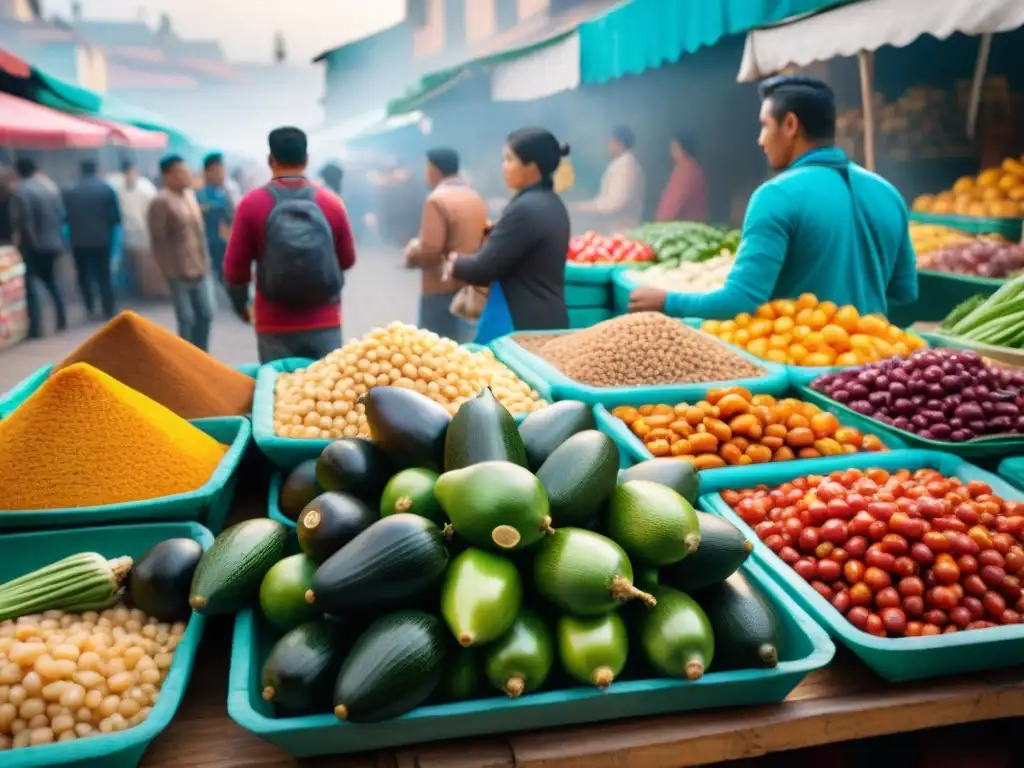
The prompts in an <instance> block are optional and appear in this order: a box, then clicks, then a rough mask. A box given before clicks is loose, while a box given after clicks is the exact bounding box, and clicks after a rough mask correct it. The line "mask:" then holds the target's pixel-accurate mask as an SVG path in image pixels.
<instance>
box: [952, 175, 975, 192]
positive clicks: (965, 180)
mask: <svg viewBox="0 0 1024 768" xmlns="http://www.w3.org/2000/svg"><path fill="white" fill-rule="evenodd" d="M972 189H974V179H972V178H971V177H970V176H961V177H960V178H959V179H957V180H956V183H955V184H954V185H953V191H954V192H956V193H961V192H970V191H971V190H972Z"/></svg>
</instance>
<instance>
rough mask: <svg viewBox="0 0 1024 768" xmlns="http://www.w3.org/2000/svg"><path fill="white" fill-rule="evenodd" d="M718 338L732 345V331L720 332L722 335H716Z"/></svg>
mask: <svg viewBox="0 0 1024 768" xmlns="http://www.w3.org/2000/svg"><path fill="white" fill-rule="evenodd" d="M718 338H720V339H721V340H722V341H724V342H725V343H726V344H732V342H733V337H732V331H722V333H720V334H718Z"/></svg>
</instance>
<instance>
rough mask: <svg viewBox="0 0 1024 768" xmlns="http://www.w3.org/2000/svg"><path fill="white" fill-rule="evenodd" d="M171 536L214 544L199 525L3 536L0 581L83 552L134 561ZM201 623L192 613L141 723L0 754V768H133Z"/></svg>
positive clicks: (180, 678)
mask: <svg viewBox="0 0 1024 768" xmlns="http://www.w3.org/2000/svg"><path fill="white" fill-rule="evenodd" d="M176 537H181V538H189V539H193V540H195V541H197V542H199V543H200V544H202V546H203V549H206V548H208V547H209V546H210V545H211V544H212V543H213V536H212V535H211V534H210V532H209V531H208V530H207V529H206V528H204V527H203V526H201V525H199V524H198V523H153V524H148V525H112V526H104V527H99V528H76V529H74V530H69V531H39V532H35V533H18V534H7V535H6V536H5V537H4V544H5V550H4V551H5V553H6V556H5V557H4V559H3V562H2V563H0V581H7V580H9V579H12V578H15V577H17V576H20V575H22V574H24V573H27V572H29V571H32V570H35V569H36V568H39V567H41V566H43V565H46V564H48V563H51V562H54V561H56V560H59V559H60V558H63V557H67V556H68V555H72V554H76V553H79V552H82V551H95V552H99V553H100V554H102V555H105V556H107V557H118V556H121V555H129V556H132V557H138V556H140V555H142V554H143V553H144V552H145V551H146V550H148V549H149V548H150V547H151V546H153V545H155V544H157V543H159V542H161V541H164V540H166V539H169V538H176ZM205 622H206V619H205V618H203V617H202V616H199V615H198V614H195V613H193V614H192V618H191V619H190V620H189V623H188V628H187V629H186V630H185V635H184V637H183V638H182V640H181V642H180V643H179V644H178V647H177V649H176V650H175V653H174V661H173V662H172V664H171V668H170V671H169V673H168V675H167V679H166V680H165V681H164V683H163V686H162V687H161V689H160V699H159V701H158V702H157V704H156V706H155V707H154V708H153V711H152V712H151V713H150V715H149V717H147V718H146V719H145V720H144V721H143V722H142V723H140V724H139V725H137V726H135V727H133V728H129V729H127V730H124V731H121V732H119V733H109V734H100V735H97V736H93V737H91V738H87V739H80V740H76V741H73V742H68V743H57V744H47V745H44V746H35V747H29V748H27V749H18V750H12V751H8V752H4V756H3V758H2V760H0V762H2V763H3V765H4V768H57V766H75V768H133V767H134V766H136V765H138V764H139V761H140V760H141V759H142V755H143V753H144V752H145V751H146V749H147V747H149V745H150V744H151V743H152V741H153V740H154V739H155V738H156V737H157V736H159V735H160V733H161V732H162V731H163V730H164V729H165V728H166V727H167V726H168V725H169V724H170V722H171V719H172V718H173V717H174V713H175V712H176V711H177V709H178V707H179V706H180V704H181V701H182V699H183V698H184V695H185V688H186V687H187V685H188V680H189V677H190V675H191V674H192V665H193V663H194V661H195V656H196V651H197V650H198V648H199V641H200V640H201V639H202V635H203V627H204V625H205Z"/></svg>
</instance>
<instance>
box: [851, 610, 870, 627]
mask: <svg viewBox="0 0 1024 768" xmlns="http://www.w3.org/2000/svg"><path fill="white" fill-rule="evenodd" d="M870 615H871V611H869V610H868V609H867V608H865V607H864V606H863V605H855V606H853V607H852V608H851V609H850V610H849V611H848V612H847V614H846V620H847V621H849V622H850V623H851V624H853V626H855V627H856V628H857V629H864V627H865V626H867V623H868V616H870Z"/></svg>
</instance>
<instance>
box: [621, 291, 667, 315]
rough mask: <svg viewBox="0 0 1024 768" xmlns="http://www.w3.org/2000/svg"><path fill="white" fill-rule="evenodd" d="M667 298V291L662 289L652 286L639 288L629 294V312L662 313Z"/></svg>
mask: <svg viewBox="0 0 1024 768" xmlns="http://www.w3.org/2000/svg"><path fill="white" fill-rule="evenodd" d="M667 298H668V291H666V290H664V289H662V288H655V287H654V286H653V285H643V286H640V287H639V288H635V289H634V290H633V292H632V293H631V294H629V311H630V312H664V311H665V299H667Z"/></svg>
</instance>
